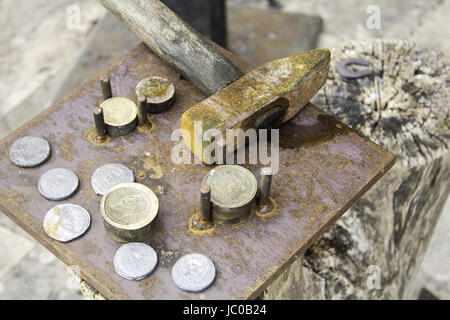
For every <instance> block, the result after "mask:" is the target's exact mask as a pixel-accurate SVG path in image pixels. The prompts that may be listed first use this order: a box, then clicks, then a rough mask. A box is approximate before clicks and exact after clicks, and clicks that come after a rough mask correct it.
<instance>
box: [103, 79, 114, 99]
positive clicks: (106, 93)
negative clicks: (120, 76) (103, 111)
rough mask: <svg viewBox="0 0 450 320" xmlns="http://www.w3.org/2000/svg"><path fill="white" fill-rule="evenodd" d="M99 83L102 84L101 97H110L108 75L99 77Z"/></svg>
mask: <svg viewBox="0 0 450 320" xmlns="http://www.w3.org/2000/svg"><path fill="white" fill-rule="evenodd" d="M100 83H101V85H102V93H103V99H104V100H108V99H110V98H112V96H113V95H112V90H111V80H110V79H109V76H105V77H103V78H102V79H100Z"/></svg>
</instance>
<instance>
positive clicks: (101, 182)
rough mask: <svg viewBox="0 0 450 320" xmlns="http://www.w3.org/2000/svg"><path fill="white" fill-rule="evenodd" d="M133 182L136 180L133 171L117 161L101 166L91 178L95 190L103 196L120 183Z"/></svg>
mask: <svg viewBox="0 0 450 320" xmlns="http://www.w3.org/2000/svg"><path fill="white" fill-rule="evenodd" d="M131 182H134V174H133V171H131V170H130V169H128V168H127V167H125V166H123V165H121V164H117V163H113V164H106V165H104V166H101V167H100V168H98V169H97V170H95V172H94V174H93V175H92V178H91V183H92V188H93V189H94V192H95V193H96V194H98V195H101V196H103V195H105V194H106V193H107V192H108V190H109V189H111V188H112V187H115V186H117V185H118V184H121V183H131Z"/></svg>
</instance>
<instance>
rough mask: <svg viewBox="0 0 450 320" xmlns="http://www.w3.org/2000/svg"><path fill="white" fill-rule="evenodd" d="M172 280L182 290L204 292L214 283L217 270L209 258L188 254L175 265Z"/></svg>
mask: <svg viewBox="0 0 450 320" xmlns="http://www.w3.org/2000/svg"><path fill="white" fill-rule="evenodd" d="M172 278H173V281H174V283H175V285H176V286H177V287H178V288H180V289H181V290H184V291H188V292H202V291H204V290H206V289H207V288H208V287H209V286H210V285H211V284H212V283H213V282H214V279H215V278H216V268H215V267H214V263H213V262H212V261H211V259H209V258H208V257H206V256H204V255H201V254H188V255H185V256H184V257H182V258H180V260H178V261H177V263H175V265H174V266H173V269H172Z"/></svg>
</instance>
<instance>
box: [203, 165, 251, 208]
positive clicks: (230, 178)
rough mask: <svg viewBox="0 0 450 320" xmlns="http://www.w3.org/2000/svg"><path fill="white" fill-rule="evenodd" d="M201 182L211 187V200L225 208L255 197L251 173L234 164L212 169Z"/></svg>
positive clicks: (243, 203)
mask: <svg viewBox="0 0 450 320" xmlns="http://www.w3.org/2000/svg"><path fill="white" fill-rule="evenodd" d="M203 183H204V184H206V185H209V186H210V187H211V201H212V202H213V203H214V204H216V205H218V206H221V207H226V208H237V207H241V206H244V205H246V204H247V203H249V202H250V201H252V200H253V199H254V198H255V195H256V192H257V190H258V184H257V182H256V178H255V176H254V175H253V173H251V172H250V171H248V170H247V169H245V168H243V167H241V166H235V165H224V166H218V167H216V168H214V169H212V170H211V171H210V172H209V173H208V175H207V176H206V177H205V179H204V181H203Z"/></svg>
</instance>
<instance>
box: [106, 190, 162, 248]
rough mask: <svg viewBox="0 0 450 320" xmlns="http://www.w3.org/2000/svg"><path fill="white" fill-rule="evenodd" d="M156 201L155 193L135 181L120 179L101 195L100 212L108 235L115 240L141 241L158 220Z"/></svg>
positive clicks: (146, 237) (147, 236)
mask: <svg viewBox="0 0 450 320" xmlns="http://www.w3.org/2000/svg"><path fill="white" fill-rule="evenodd" d="M158 210H159V202H158V198H157V197H156V195H155V193H154V192H153V191H152V190H151V189H150V188H148V187H146V186H144V185H142V184H138V183H122V184H119V185H117V186H115V187H113V188H111V189H110V190H109V191H108V193H106V194H105V195H104V196H103V199H102V202H101V205H100V212H101V214H102V218H103V219H104V226H105V228H106V231H107V233H108V235H109V236H110V237H111V238H113V239H114V240H116V241H120V242H135V241H144V240H146V239H148V238H149V237H150V235H151V234H152V232H153V230H154V228H155V226H156V221H157V215H158Z"/></svg>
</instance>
